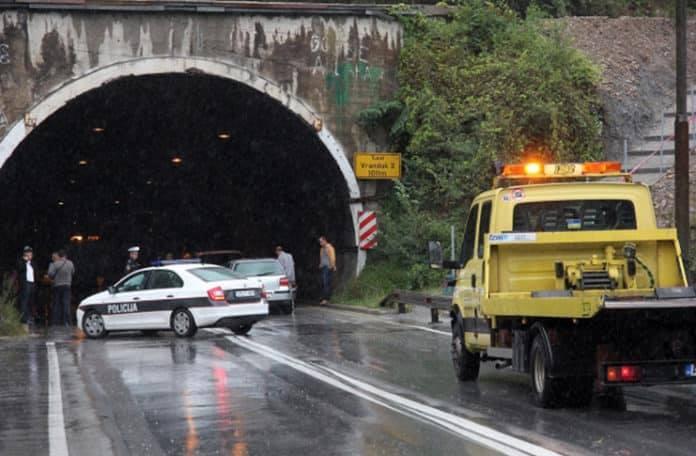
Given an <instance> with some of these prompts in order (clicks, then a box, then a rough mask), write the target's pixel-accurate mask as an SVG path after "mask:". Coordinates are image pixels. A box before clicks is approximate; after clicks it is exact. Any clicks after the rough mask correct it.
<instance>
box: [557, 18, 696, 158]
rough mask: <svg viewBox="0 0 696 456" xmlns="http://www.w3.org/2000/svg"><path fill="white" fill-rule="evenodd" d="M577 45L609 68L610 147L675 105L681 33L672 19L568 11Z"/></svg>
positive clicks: (694, 43) (695, 21)
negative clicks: (584, 14) (677, 45)
mask: <svg viewBox="0 0 696 456" xmlns="http://www.w3.org/2000/svg"><path fill="white" fill-rule="evenodd" d="M558 21H559V22H560V23H561V26H562V29H563V30H564V33H565V34H566V35H567V36H568V37H569V39H570V40H571V42H572V43H573V45H574V46H575V47H576V48H577V49H579V50H581V51H582V52H584V53H585V54H586V55H587V56H588V57H590V59H592V60H593V61H594V62H595V63H597V64H598V65H600V66H601V67H602V69H603V81H602V84H601V89H600V90H601V95H602V98H603V99H604V107H605V119H606V126H607V127H606V131H605V133H604V136H605V143H606V146H607V152H608V154H609V156H610V157H612V158H619V157H620V156H621V151H622V141H623V138H625V137H627V138H639V137H641V136H643V135H644V134H645V133H644V132H645V130H646V129H648V128H650V127H651V126H652V125H653V124H654V123H655V122H656V119H658V118H659V116H660V115H661V113H662V112H663V111H664V110H665V109H667V108H669V107H670V106H673V105H674V91H675V78H676V76H675V71H674V68H675V34H674V25H673V21H672V20H671V19H666V18H646V17H619V18H607V17H568V18H563V19H559V20H558ZM688 42H689V50H688V52H689V56H690V60H689V69H688V74H689V75H690V80H689V85H693V84H694V83H696V18H691V19H690V20H689V35H688Z"/></svg>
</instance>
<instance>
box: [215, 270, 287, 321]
mask: <svg viewBox="0 0 696 456" xmlns="http://www.w3.org/2000/svg"><path fill="white" fill-rule="evenodd" d="M228 267H229V268H230V269H232V271H234V272H235V273H237V274H238V275H240V276H242V277H244V278H247V279H256V280H258V281H259V282H260V283H261V284H263V287H264V291H265V292H266V300H267V301H268V304H269V306H271V307H273V306H276V307H278V308H279V309H280V310H281V311H282V312H283V313H284V314H288V315H289V314H291V313H293V311H294V310H295V293H296V288H294V287H293V286H292V284H291V283H290V280H289V279H288V278H287V276H286V275H285V271H284V270H283V266H281V265H280V263H279V262H278V260H276V259H273V258H258V259H244V260H234V261H231V262H230V263H229V264H228Z"/></svg>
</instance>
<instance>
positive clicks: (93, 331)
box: [82, 310, 106, 339]
mask: <svg viewBox="0 0 696 456" xmlns="http://www.w3.org/2000/svg"><path fill="white" fill-rule="evenodd" d="M82 330H83V331H84V332H85V334H87V337H89V338H90V339H99V338H100V337H104V336H105V335H106V327H105V326H104V319H103V318H102V316H101V315H99V313H97V312H96V311H94V310H90V311H89V312H87V314H86V315H85V316H84V317H83V318H82Z"/></svg>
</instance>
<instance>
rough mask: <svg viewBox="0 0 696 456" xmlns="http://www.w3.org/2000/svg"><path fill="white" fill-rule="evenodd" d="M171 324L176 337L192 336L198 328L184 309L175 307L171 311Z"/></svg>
mask: <svg viewBox="0 0 696 456" xmlns="http://www.w3.org/2000/svg"><path fill="white" fill-rule="evenodd" d="M171 325H172V331H174V334H176V336H177V337H193V336H194V335H195V334H196V331H197V329H198V328H196V322H195V321H193V316H192V315H191V313H190V312H189V311H188V310H186V309H176V310H175V311H174V312H172V322H171Z"/></svg>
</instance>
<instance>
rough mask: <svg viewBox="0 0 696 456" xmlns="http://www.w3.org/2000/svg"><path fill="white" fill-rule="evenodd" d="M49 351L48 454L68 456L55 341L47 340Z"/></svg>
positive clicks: (51, 455)
mask: <svg viewBox="0 0 696 456" xmlns="http://www.w3.org/2000/svg"><path fill="white" fill-rule="evenodd" d="M46 350H47V353H48V454H49V455H50V456H68V440H67V438H66V437H65V419H64V417H63V392H62V390H61V387H60V365H59V364H58V353H57V352H56V344H55V342H46Z"/></svg>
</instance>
